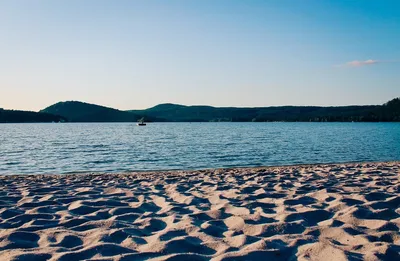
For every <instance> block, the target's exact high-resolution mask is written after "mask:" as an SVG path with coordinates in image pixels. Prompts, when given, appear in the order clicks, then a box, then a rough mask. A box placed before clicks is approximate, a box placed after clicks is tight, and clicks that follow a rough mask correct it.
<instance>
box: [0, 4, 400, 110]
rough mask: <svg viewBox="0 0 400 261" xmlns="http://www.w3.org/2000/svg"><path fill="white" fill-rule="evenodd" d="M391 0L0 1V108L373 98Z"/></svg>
mask: <svg viewBox="0 0 400 261" xmlns="http://www.w3.org/2000/svg"><path fill="white" fill-rule="evenodd" d="M399 46H400V1H397V0H393V1H390V0H386V1H377V0H373V1H372V0H358V1H357V0H354V1H345V0H318V1H317V0H309V1H306V0H297V1H296V0H262V1H255V0H249V1H235V0H219V1H210V0H201V1H200V0H198V1H174V0H171V1H161V0H160V1H144V0H143V1H130V0H119V1H111V0H110V1H104V0H86V1H81V0H64V1H52V0H47V1H44V0H36V1H31V0H26V1H22V0H0V107H2V108H6V109H22V110H40V109H43V108H44V107H47V106H49V105H51V104H53V103H55V102H58V101H66V100H79V101H85V102H90V103H95V104H101V105H105V106H110V107H114V108H118V109H141V108H147V107H151V106H154V105H156V104H159V103H167V102H168V103H179V104H187V105H192V104H207V105H213V106H240V107H243V106H252V107H255V106H274V105H327V106H329V105H349V104H382V103H384V102H386V101H388V100H390V99H392V98H394V97H398V96H400V48H399Z"/></svg>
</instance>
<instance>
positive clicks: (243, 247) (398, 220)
mask: <svg viewBox="0 0 400 261" xmlns="http://www.w3.org/2000/svg"><path fill="white" fill-rule="evenodd" d="M399 192H400V162H386V163H357V164H338V165H309V166H288V167H272V168H245V169H219V170H203V171H177V172H157V173H130V174H74V175H29V176H26V175H25V176H22V175H21V176H17V175H15V176H0V260H83V259H85V260H87V259H89V260H192V261H194V260H210V259H211V260H324V261H327V260H400V254H399V252H400V233H399V228H400V195H399V194H400V193H399Z"/></svg>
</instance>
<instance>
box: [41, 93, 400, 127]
mask: <svg viewBox="0 0 400 261" xmlns="http://www.w3.org/2000/svg"><path fill="white" fill-rule="evenodd" d="M41 112H45V113H50V114H54V115H59V116H62V117H64V118H66V119H67V120H68V121H71V122H135V121H137V120H138V119H140V118H142V117H144V118H145V120H146V121H158V122H209V121H211V122H213V121H232V122H241V121H242V122H248V121H254V122H264V121H267V122H268V121H291V122H294V121H305V122H308V121H316V122H320V121H328V122H340V121H354V122H358V121H367V122H377V121H400V99H399V98H396V99H393V100H391V101H389V102H387V103H385V104H383V105H363V106H338V107H319V106H278V107H256V108H235V107H212V106H185V105H178V104H170V103H166V104H160V105H157V106H155V107H152V108H149V109H145V110H131V111H120V110H116V109H112V108H108V107H104V106H99V105H95V104H89V103H84V102H78V101H67V102H59V103H56V104H54V105H51V106H50V107H47V108H46V109H44V110H42V111H41Z"/></svg>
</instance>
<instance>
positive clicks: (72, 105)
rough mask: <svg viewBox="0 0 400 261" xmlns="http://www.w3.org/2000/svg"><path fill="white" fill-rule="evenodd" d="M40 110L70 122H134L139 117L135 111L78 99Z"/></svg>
mask: <svg viewBox="0 0 400 261" xmlns="http://www.w3.org/2000/svg"><path fill="white" fill-rule="evenodd" d="M40 112H46V113H51V114H54V115H60V116H62V117H65V118H67V119H68V121H71V122H136V121H137V120H138V119H140V118H141V117H140V116H139V115H136V114H135V113H130V112H127V111H120V110H117V109H113V108H108V107H104V106H100V105H95V104H90V103H84V102H78V101H66V102H58V103H56V104H53V105H51V106H49V107H47V108H45V109H43V110H41V111H40Z"/></svg>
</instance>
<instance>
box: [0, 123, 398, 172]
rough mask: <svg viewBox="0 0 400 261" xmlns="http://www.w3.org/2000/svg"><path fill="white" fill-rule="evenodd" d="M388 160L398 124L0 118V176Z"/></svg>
mask: <svg viewBox="0 0 400 261" xmlns="http://www.w3.org/2000/svg"><path fill="white" fill-rule="evenodd" d="M387 160H400V124H399V123H150V124H148V125H147V126H145V127H139V126H137V125H136V124H134V123H63V124H61V123H60V124H0V174H24V173H27V174H39V173H70V172H88V171H90V172H92V171H93V172H97V171H100V172H122V171H135V170H138V171H142V170H167V169H202V168H220V167H236V166H238V167H244V166H269V165H289V164H303V163H330V162H350V161H387Z"/></svg>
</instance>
